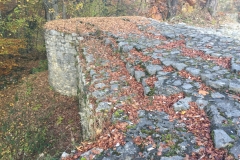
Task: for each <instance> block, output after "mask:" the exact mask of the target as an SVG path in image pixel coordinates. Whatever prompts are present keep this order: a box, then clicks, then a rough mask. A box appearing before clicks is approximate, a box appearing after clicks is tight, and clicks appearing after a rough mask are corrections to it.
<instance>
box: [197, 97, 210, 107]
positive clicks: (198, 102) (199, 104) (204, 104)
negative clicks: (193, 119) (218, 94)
mask: <svg viewBox="0 0 240 160" xmlns="http://www.w3.org/2000/svg"><path fill="white" fill-rule="evenodd" d="M196 103H197V106H198V108H200V109H204V107H206V106H207V105H208V101H205V100H203V99H198V100H197V101H196Z"/></svg>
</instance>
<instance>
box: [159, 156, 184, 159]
mask: <svg viewBox="0 0 240 160" xmlns="http://www.w3.org/2000/svg"><path fill="white" fill-rule="evenodd" d="M160 160H184V158H183V157H180V156H172V157H161V159H160Z"/></svg>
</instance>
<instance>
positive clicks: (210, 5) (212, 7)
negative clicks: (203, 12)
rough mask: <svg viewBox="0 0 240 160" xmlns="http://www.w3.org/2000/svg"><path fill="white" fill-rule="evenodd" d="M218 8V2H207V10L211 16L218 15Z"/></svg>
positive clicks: (210, 0) (213, 0)
mask: <svg viewBox="0 0 240 160" xmlns="http://www.w3.org/2000/svg"><path fill="white" fill-rule="evenodd" d="M217 7H218V0H207V2H206V4H205V8H206V9H207V10H208V12H209V13H210V14H211V16H215V15H216V13H217Z"/></svg>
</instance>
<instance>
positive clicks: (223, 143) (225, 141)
mask: <svg viewBox="0 0 240 160" xmlns="http://www.w3.org/2000/svg"><path fill="white" fill-rule="evenodd" d="M213 132H214V144H215V147H216V148H218V149H220V148H224V147H227V146H228V145H229V144H230V143H231V142H234V140H233V139H232V138H231V137H229V136H228V134H227V133H226V132H225V131H224V130H221V129H216V130H214V131H213Z"/></svg>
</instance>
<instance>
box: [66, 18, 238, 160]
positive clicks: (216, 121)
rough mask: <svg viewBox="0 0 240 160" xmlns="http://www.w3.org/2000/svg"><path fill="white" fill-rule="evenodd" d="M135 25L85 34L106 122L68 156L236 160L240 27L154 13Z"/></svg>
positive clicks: (95, 96) (94, 99)
mask: <svg viewBox="0 0 240 160" xmlns="http://www.w3.org/2000/svg"><path fill="white" fill-rule="evenodd" d="M123 20H124V21H126V22H128V21H131V20H129V19H128V18H126V19H123ZM137 29H138V31H139V33H126V34H124V35H123V34H116V33H111V32H100V31H98V32H95V33H94V34H93V35H92V37H95V38H89V39H87V38H85V39H86V41H84V42H83V45H82V51H83V54H82V55H80V57H84V59H85V61H84V62H82V64H81V65H82V66H86V70H87V71H88V76H87V79H88V80H90V81H91V85H89V86H88V87H89V88H88V91H89V92H90V93H91V98H90V103H95V104H96V106H95V110H96V112H101V113H102V114H108V118H109V117H111V119H110V120H111V124H109V125H108V128H104V127H103V128H102V130H101V131H107V130H109V132H106V133H107V134H105V135H99V136H98V137H97V142H96V143H88V144H87V143H83V144H84V145H83V146H80V147H79V148H78V151H77V152H76V153H74V154H73V156H72V158H74V159H81V158H83V157H85V158H86V159H92V158H94V159H102V160H127V159H136V160H140V159H160V160H183V159H206V160H207V159H240V102H239V100H240V96H239V95H240V74H239V73H240V40H239V37H240V36H237V34H239V33H240V32H239V31H236V33H234V32H231V33H229V34H228V35H226V34H225V33H224V32H223V30H224V29H219V30H213V29H212V30H210V29H203V28H198V27H191V26H187V25H185V24H176V25H169V24H167V23H160V22H157V21H155V20H152V19H149V23H147V24H137ZM102 35H104V36H102ZM235 35H236V37H235ZM88 36H89V34H88ZM90 36H91V34H90ZM93 108H94V105H93ZM111 109H112V110H111ZM106 110H111V112H110V113H111V114H109V113H107V112H105V111H106ZM105 120H106V118H105V119H103V120H102V121H100V120H99V121H98V125H100V122H102V123H104V122H105ZM112 124H113V125H112ZM96 134H98V133H97V130H96ZM66 155H67V154H66V153H64V154H63V157H65V156H66Z"/></svg>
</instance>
